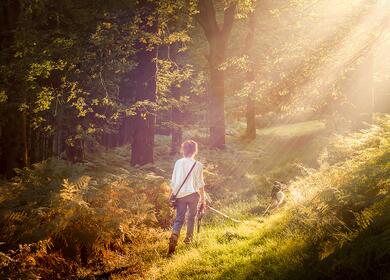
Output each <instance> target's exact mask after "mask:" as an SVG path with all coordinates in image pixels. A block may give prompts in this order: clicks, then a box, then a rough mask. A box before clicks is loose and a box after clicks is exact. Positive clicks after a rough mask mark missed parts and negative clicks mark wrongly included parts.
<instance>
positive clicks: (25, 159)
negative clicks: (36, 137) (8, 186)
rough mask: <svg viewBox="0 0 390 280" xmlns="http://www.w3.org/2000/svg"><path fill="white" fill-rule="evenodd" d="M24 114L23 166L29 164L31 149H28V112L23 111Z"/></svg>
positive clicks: (22, 131)
mask: <svg viewBox="0 0 390 280" xmlns="http://www.w3.org/2000/svg"><path fill="white" fill-rule="evenodd" d="M21 114H22V127H21V133H22V145H23V166H29V164H30V163H29V156H28V155H29V151H28V141H27V113H26V112H25V111H23V112H21Z"/></svg>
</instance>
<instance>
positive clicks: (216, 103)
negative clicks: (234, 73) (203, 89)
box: [209, 36, 225, 148]
mask: <svg viewBox="0 0 390 280" xmlns="http://www.w3.org/2000/svg"><path fill="white" fill-rule="evenodd" d="M218 37H219V36H216V38H215V41H216V42H212V43H211V44H210V57H209V65H210V92H209V99H210V103H209V104H210V105H209V106H210V107H209V116H210V119H209V125H210V139H209V144H210V146H211V147H213V148H223V147H224V146H225V85H224V73H223V71H221V70H219V66H220V65H221V63H222V62H223V61H224V59H225V55H224V54H225V42H223V39H222V38H218Z"/></svg>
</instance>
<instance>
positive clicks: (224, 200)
mask: <svg viewBox="0 0 390 280" xmlns="http://www.w3.org/2000/svg"><path fill="white" fill-rule="evenodd" d="M387 122H388V120H387ZM387 122H386V119H385V121H384V123H381V124H380V125H378V126H377V127H373V128H371V129H369V130H366V131H363V132H362V133H360V134H357V135H352V136H350V137H340V138H337V139H338V140H335V139H331V138H330V137H329V136H327V131H326V130H325V127H324V125H323V122H321V121H311V122H306V123H298V124H290V125H285V126H279V127H275V128H269V129H266V130H259V131H258V137H257V139H256V140H254V141H247V140H245V139H243V138H242V137H240V135H238V134H235V135H230V136H229V137H228V139H227V140H228V141H227V147H226V149H225V150H222V151H221V150H212V149H207V148H206V146H205V145H204V143H205V142H204V135H203V134H199V133H197V131H190V132H188V136H191V138H194V139H195V140H198V141H199V143H200V153H199V155H198V158H199V160H200V161H201V162H202V163H203V164H204V166H205V177H206V182H207V184H208V185H207V191H208V192H209V193H210V196H211V197H212V198H213V202H212V206H213V207H215V208H217V209H219V210H221V211H223V212H225V213H227V214H228V215H230V216H232V217H234V218H236V219H239V220H241V221H242V222H241V223H239V224H235V223H233V222H230V221H228V220H226V219H224V218H222V217H221V216H219V215H216V214H215V213H213V212H208V213H207V215H206V216H205V217H204V220H203V222H202V228H201V232H200V234H199V235H195V242H194V243H193V244H192V245H190V246H185V245H184V244H183V242H182V240H183V236H181V237H180V245H179V246H178V249H177V253H176V254H175V255H174V256H173V257H172V258H169V259H167V258H165V254H166V250H167V245H168V237H169V234H170V230H169V228H166V226H169V225H170V224H171V222H172V215H173V213H172V212H171V210H170V209H169V207H168V206H167V203H166V200H167V197H168V195H169V193H168V192H167V182H168V180H169V178H170V175H171V172H172V168H173V163H174V161H175V160H176V159H177V158H178V157H179V155H176V156H171V155H169V154H168V149H167V147H169V141H170V139H169V137H166V136H158V137H157V138H156V162H155V163H154V164H149V165H146V166H143V167H131V166H130V164H129V160H130V147H121V148H118V149H115V150H111V151H102V152H100V153H95V154H92V155H89V158H88V161H87V162H86V163H84V164H78V165H69V164H67V163H66V162H63V161H56V160H52V161H48V162H44V163H41V164H39V165H37V166H36V168H35V169H34V170H24V171H22V172H21V173H20V175H19V177H17V178H16V181H15V182H14V183H10V182H5V183H4V185H3V186H2V192H1V194H0V202H1V204H0V210H1V211H0V213H2V214H4V215H5V216H4V217H8V218H7V219H8V220H9V221H10V222H9V223H8V222H7V223H6V224H5V226H6V227H4V228H3V229H2V232H0V233H1V234H2V237H4V238H2V240H7V242H11V241H12V240H15V238H13V239H11V238H10V236H11V235H12V236H14V237H17V238H18V242H20V243H23V242H24V243H25V242H29V241H28V240H27V241H24V240H23V238H24V237H25V236H31V234H30V232H29V231H30V229H31V228H33V229H34V230H38V229H39V227H40V226H39V225H40V224H39V223H36V219H40V220H39V221H43V220H45V225H46V230H47V231H46V232H44V233H45V234H46V233H47V234H48V235H49V236H53V235H56V236H62V238H64V239H65V240H66V242H68V243H69V244H71V245H72V244H73V243H74V244H75V248H74V251H73V252H74V254H79V249H80V248H82V247H83V245H84V244H85V243H86V242H88V244H90V245H91V246H92V249H93V250H94V251H91V252H93V254H95V255H92V256H95V257H92V259H91V262H90V264H89V265H87V266H80V264H79V263H78V261H77V259H76V260H73V261H76V264H77V265H75V263H74V262H70V260H72V258H69V257H67V258H65V261H66V262H67V264H70V267H76V268H77V269H76V272H75V273H76V274H77V275H78V277H81V278H83V277H84V278H91V279H93V277H94V276H93V275H104V273H106V274H107V273H108V275H110V276H111V279H332V277H334V276H335V275H342V276H343V277H344V278H345V279H351V278H349V277H355V278H356V279H364V278H359V277H358V276H359V275H362V274H359V273H361V271H363V272H362V273H369V274H372V275H380V274H378V273H377V274H375V273H376V272H375V271H379V272H380V273H382V274H383V275H385V276H386V275H388V274H386V273H387V272H386V271H385V270H384V269H383V267H388V265H389V264H388V263H387V262H386V261H385V260H386V258H387V257H388V256H387V255H386V254H382V253H380V249H381V248H388V247H386V246H388V245H384V244H386V240H388V234H387V233H388V232H389V231H388V230H389V228H388V227H389V224H390V223H389V221H388V218H387V220H386V219H384V218H383V217H384V216H383V215H382V214H381V213H384V211H390V209H389V203H388V202H386V201H387V200H386V199H387V197H388V190H389V185H390V181H389V179H388V174H390V165H389V162H390V151H389V139H390V135H389V124H388V123H387ZM237 131H239V130H237ZM329 141H331V142H332V143H331V144H329ZM386 174H387V176H386ZM85 177H87V178H88V180H86V181H85V180H84V181H85V182H86V183H83V182H84V181H83V180H81V181H79V180H80V178H81V179H82V178H85ZM64 178H69V179H70V180H71V182H74V183H72V184H73V185H74V186H76V189H78V190H72V189H70V191H71V192H70V193H66V192H65V191H66V190H67V188H68V187H69V184H64V183H63V179H64ZM274 180H279V181H284V182H286V183H287V184H288V185H289V191H287V192H286V193H287V201H288V203H287V204H286V205H285V206H284V207H283V208H282V209H280V210H279V211H277V212H274V213H273V214H272V215H271V216H267V217H262V213H263V212H264V210H265V208H266V207H267V206H268V204H269V196H270V190H271V186H272V183H273V181H274ZM48 194H49V195H48ZM65 194H66V195H68V196H69V197H70V200H66V201H63V200H61V199H60V198H61V195H65ZM386 203H387V204H386ZM386 207H387V208H386ZM42 209H44V210H45V211H42ZM75 209H79V210H77V211H75ZM12 213H15V215H13V216H12V215H10V214H12ZM36 213H38V214H39V216H37V214H36ZM12 220H15V221H16V225H17V226H13V224H12V223H11V222H12ZM59 222H60V223H59ZM58 223H59V224H60V225H61V227H63V229H61V228H59V227H57V226H56V225H57V224H58ZM64 225H65V226H64ZM160 226H165V228H164V229H162V228H160ZM86 229H87V230H86ZM347 229H348V230H347ZM184 231H185V229H183V232H184ZM37 232H38V231H37ZM78 233H80V234H81V236H82V238H83V239H80V238H79V237H80V236H78ZM40 234H42V232H41V231H40ZM183 235H184V234H183ZM46 236H47V235H46ZM19 240H20V241H19ZM83 240H84V241H83ZM0 241H1V240H0ZM367 241H370V242H371V243H370V244H369V246H368V244H367ZM374 241H375V242H374ZM7 245H8V244H7ZM14 245H15V246H16V245H17V244H16V243H15V244H14ZM362 245H365V246H362ZM15 248H16V247H15ZM53 250H54V251H53V253H54V254H56V253H58V247H56V245H54V249H53ZM56 250H57V251H56ZM61 250H62V249H61ZM388 251H389V252H390V248H389V250H388ZM37 254H40V255H39V256H40V257H42V256H45V254H43V253H41V252H38V253H37ZM381 254H382V255H381ZM28 255H29V253H28V252H22V251H21V252H20V254H19V253H15V254H11V255H10V256H11V257H12V258H14V259H18V258H20V260H19V261H18V262H17V261H15V262H13V264H12V263H10V264H9V265H7V266H5V267H6V268H7V271H13V270H15V269H17V268H16V265H17V264H20V265H19V266H23V267H24V268H23V269H22V270H21V271H19V272H20V273H21V274H19V275H22V276H20V277H23V275H26V274H25V273H30V271H31V270H34V273H38V272H37V271H39V269H40V266H39V265H35V266H31V264H30V263H26V261H25V260H24V259H23V258H22V256H28ZM366 255H367V256H368V257H367V256H366ZM50 256H52V255H50ZM50 256H49V257H50ZM98 256H103V257H101V258H99V259H98ZM33 257H34V258H36V257H37V255H33ZM54 257H57V256H56V255H54ZM24 258H25V257H24ZM77 258H80V256H77ZM367 263H369V264H370V266H369V267H368V268H367V267H366V268H364V267H365V266H364V265H365V264H367ZM371 264H372V267H371ZM12 265H14V266H15V267H13V266H12ZM49 267H51V269H52V271H55V270H56V269H59V268H60V267H63V268H64V269H62V270H61V271H60V274H58V275H62V276H64V275H66V273H67V271H66V270H67V268H66V266H56V265H53V262H51V263H49ZM357 268H361V269H360V271H359V270H358V269H357ZM363 268H364V269H363ZM376 268H377V269H376ZM50 273H51V272H50ZM2 275H3V274H0V276H2ZM48 275H51V274H48ZM340 279H341V278H340ZM383 279H384V278H383Z"/></svg>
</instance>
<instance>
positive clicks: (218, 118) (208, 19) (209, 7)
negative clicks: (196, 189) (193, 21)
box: [197, 0, 236, 148]
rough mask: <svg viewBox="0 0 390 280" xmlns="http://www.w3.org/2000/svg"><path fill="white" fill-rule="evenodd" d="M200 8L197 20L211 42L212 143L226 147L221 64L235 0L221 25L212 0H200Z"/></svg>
mask: <svg viewBox="0 0 390 280" xmlns="http://www.w3.org/2000/svg"><path fill="white" fill-rule="evenodd" d="M198 8H199V14H198V15H197V21H198V22H199V24H200V25H201V27H202V28H203V31H204V33H205V36H206V38H207V41H208V44H209V55H208V57H207V59H208V63H209V70H210V87H209V88H210V90H209V100H210V103H209V104H210V107H209V126H210V138H209V144H210V146H211V147H214V148H223V147H224V146H225V85H224V80H225V78H224V73H223V71H221V70H219V66H220V65H221V63H223V62H224V60H225V52H226V45H227V41H228V39H229V35H230V32H231V29H232V26H233V22H234V15H235V12H236V4H235V3H234V2H232V3H231V4H230V6H228V7H227V8H226V9H225V11H224V22H223V24H222V26H219V24H218V22H217V19H216V11H215V8H214V4H213V1H212V0H200V1H199V2H198Z"/></svg>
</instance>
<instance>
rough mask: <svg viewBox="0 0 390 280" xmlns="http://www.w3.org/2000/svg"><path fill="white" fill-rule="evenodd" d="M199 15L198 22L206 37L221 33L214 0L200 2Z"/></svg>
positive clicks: (201, 0)
mask: <svg viewBox="0 0 390 280" xmlns="http://www.w3.org/2000/svg"><path fill="white" fill-rule="evenodd" d="M198 9H199V13H198V14H197V16H196V19H197V21H198V22H199V24H200V25H201V26H202V28H203V30H204V32H205V35H206V37H208V38H209V37H210V36H212V35H213V34H216V33H218V32H219V27H218V22H217V18H216V12H215V8H214V4H213V1H212V0H199V2H198Z"/></svg>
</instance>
